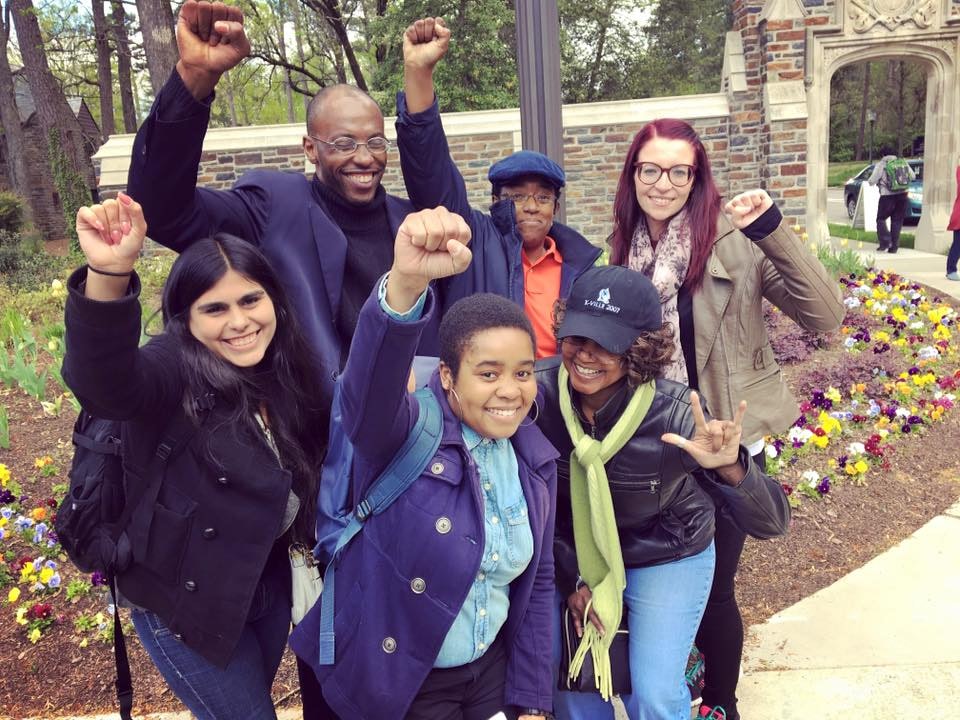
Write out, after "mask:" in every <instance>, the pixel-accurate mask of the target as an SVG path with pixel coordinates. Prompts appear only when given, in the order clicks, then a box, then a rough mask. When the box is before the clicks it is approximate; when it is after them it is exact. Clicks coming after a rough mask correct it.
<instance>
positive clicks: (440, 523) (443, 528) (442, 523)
mask: <svg viewBox="0 0 960 720" xmlns="http://www.w3.org/2000/svg"><path fill="white" fill-rule="evenodd" d="M435 527H436V528H437V532H438V533H440V534H441V535H446V534H447V533H448V532H450V528H452V527H453V523H452V522H450V518H448V517H446V516H443V517H439V518H437V522H436V525H435Z"/></svg>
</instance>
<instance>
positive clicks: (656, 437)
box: [537, 357, 790, 595]
mask: <svg viewBox="0 0 960 720" xmlns="http://www.w3.org/2000/svg"><path fill="white" fill-rule="evenodd" d="M559 368H560V359H559V358H558V357H552V358H545V359H543V360H540V361H539V362H538V363H537V382H538V383H539V385H540V396H539V398H538V400H539V402H540V415H539V416H538V418H537V425H538V426H539V427H540V428H541V429H542V430H543V432H544V434H545V435H546V436H547V439H548V440H550V442H552V443H553V444H554V446H555V447H556V448H557V450H558V451H559V452H560V459H559V460H557V476H558V480H557V527H556V540H555V542H554V555H555V557H556V564H557V586H558V589H559V590H560V592H561V593H564V594H565V595H566V594H570V593H572V592H573V591H574V589H575V588H574V586H575V582H576V579H577V575H578V571H577V553H576V548H575V546H574V541H573V512H572V510H571V508H570V453H571V452H572V451H573V442H572V441H571V440H570V435H569V434H568V432H567V428H566V425H565V423H564V420H563V417H562V416H561V415H560V402H559V387H558V374H557V373H558V371H559ZM629 399H630V395H629V392H628V391H624V392H622V393H619V394H617V395H614V396H613V397H611V399H610V400H609V401H608V402H607V404H606V405H605V406H604V407H603V408H601V410H600V411H599V412H598V413H597V414H596V415H595V416H594V421H595V425H593V426H592V427H591V426H589V425H587V424H586V423H585V421H582V423H583V425H584V429H585V430H586V431H587V432H588V433H591V432H592V434H593V437H595V438H596V439H598V440H602V439H603V438H604V437H606V435H607V433H608V432H610V429H611V428H612V427H613V425H614V424H615V423H616V421H617V420H618V419H619V418H620V415H621V413H622V412H623V410H624V408H625V407H626V403H627V402H628V401H629ZM705 414H706V412H705ZM707 417H709V416H707ZM667 432H672V433H677V434H679V435H683V436H684V437H690V436H691V435H692V433H693V412H692V411H691V410H690V388H688V387H687V386H685V385H681V384H679V383H675V382H673V381H670V380H657V388H656V393H655V395H654V398H653V402H652V403H651V405H650V409H649V410H648V411H647V414H646V416H645V417H644V419H643V422H642V423H640V427H639V428H637V431H636V433H635V434H634V436H633V438H631V439H630V440H628V441H627V444H626V445H624V446H623V448H622V449H621V450H620V452H618V453H617V454H616V455H615V456H614V457H613V458H611V459H610V461H609V462H608V463H607V464H606V468H607V478H608V479H609V481H610V493H611V495H612V496H613V505H614V511H615V513H616V517H617V531H618V534H619V536H620V546H621V549H622V551H623V562H624V565H626V566H627V567H628V568H636V567H647V566H650V565H660V564H663V563H668V562H673V561H675V560H680V559H682V558H685V557H690V556H692V555H696V554H697V553H699V552H702V551H703V550H705V549H706V548H707V547H708V546H709V545H710V541H711V540H713V534H714V515H715V512H714V502H713V500H712V499H711V498H712V497H715V498H716V499H717V501H718V504H720V503H719V501H721V500H722V503H723V505H724V512H729V513H730V515H731V517H732V519H733V521H734V522H735V523H736V524H737V525H738V526H739V527H740V528H741V529H742V530H743V531H744V532H746V533H749V534H750V535H753V536H754V537H758V538H770V537H776V536H777V535H783V534H784V533H786V531H787V527H788V525H789V523H790V504H789V503H788V502H787V496H786V494H785V493H784V492H783V489H782V488H781V487H780V484H779V483H778V482H777V481H775V480H773V479H772V478H770V477H769V476H767V475H765V474H764V473H762V472H760V469H759V468H758V467H757V466H756V465H755V464H754V463H753V461H752V460H751V459H750V455H749V454H748V453H747V450H746V448H744V447H743V446H741V448H740V464H741V465H742V466H743V467H744V469H745V470H746V473H747V474H746V477H744V479H743V482H741V483H740V485H739V486H737V487H731V486H729V485H727V484H726V483H724V482H723V481H722V480H720V478H718V477H717V476H716V474H715V473H714V472H712V471H710V470H704V469H703V468H701V467H700V466H699V465H697V463H696V462H695V461H694V460H693V458H691V457H690V455H688V454H687V453H686V452H684V451H683V450H681V449H680V448H678V447H676V446H674V445H668V444H666V443H664V442H663V441H662V440H661V439H660V436H661V435H663V433H667Z"/></svg>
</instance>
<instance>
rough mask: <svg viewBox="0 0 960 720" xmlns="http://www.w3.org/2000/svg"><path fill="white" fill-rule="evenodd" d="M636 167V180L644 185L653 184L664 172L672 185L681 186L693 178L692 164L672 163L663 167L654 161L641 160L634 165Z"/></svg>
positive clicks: (687, 183) (693, 168)
mask: <svg viewBox="0 0 960 720" xmlns="http://www.w3.org/2000/svg"><path fill="white" fill-rule="evenodd" d="M634 167H635V168H636V171H635V172H636V176H637V180H639V181H640V182H642V183H643V184H644V185H655V184H656V183H657V181H658V180H659V179H660V177H661V176H662V175H663V174H664V173H666V174H667V179H668V180H669V181H670V184H671V185H673V186H674V187H683V186H684V185H689V184H690V181H691V180H693V171H694V170H695V169H696V168H695V167H694V166H693V165H674V166H673V167H669V168H664V167H660V166H659V165H657V164H656V163H652V162H642V163H636V164H635V165H634Z"/></svg>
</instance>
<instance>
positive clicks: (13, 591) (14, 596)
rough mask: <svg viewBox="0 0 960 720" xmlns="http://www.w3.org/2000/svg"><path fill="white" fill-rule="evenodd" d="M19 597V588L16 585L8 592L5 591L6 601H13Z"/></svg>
mask: <svg viewBox="0 0 960 720" xmlns="http://www.w3.org/2000/svg"><path fill="white" fill-rule="evenodd" d="M19 599H20V588H18V587H12V588H10V592H8V593H7V602H8V603H15V602H16V601H17V600H19Z"/></svg>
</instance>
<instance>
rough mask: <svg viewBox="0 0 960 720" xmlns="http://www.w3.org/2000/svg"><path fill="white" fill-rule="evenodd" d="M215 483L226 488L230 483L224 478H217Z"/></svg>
mask: <svg viewBox="0 0 960 720" xmlns="http://www.w3.org/2000/svg"><path fill="white" fill-rule="evenodd" d="M217 483H218V484H219V485H223V486H227V485H229V484H230V481H229V480H227V479H226V478H225V477H218V478H217Z"/></svg>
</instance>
